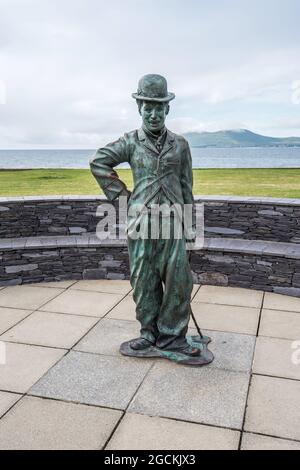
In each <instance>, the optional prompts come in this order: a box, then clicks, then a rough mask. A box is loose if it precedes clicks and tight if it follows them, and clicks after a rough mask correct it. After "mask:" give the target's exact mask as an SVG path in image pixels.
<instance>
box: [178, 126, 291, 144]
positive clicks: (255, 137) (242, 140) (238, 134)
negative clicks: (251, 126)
mask: <svg viewBox="0 0 300 470" xmlns="http://www.w3.org/2000/svg"><path fill="white" fill-rule="evenodd" d="M184 137H185V138H186V139H187V140H188V142H189V144H190V146H191V147H300V137H287V138H280V137H267V136H265V135H259V134H255V133H254V132H251V131H248V130H247V129H238V130H228V131H218V132H188V133H186V134H184Z"/></svg>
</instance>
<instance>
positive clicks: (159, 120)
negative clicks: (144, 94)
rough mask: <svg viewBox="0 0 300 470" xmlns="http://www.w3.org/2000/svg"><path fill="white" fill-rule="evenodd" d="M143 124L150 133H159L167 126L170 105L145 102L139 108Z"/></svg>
mask: <svg viewBox="0 0 300 470" xmlns="http://www.w3.org/2000/svg"><path fill="white" fill-rule="evenodd" d="M139 111H140V115H141V116H142V119H143V124H144V126H145V127H146V129H148V130H149V131H150V132H153V133H156V132H159V131H160V130H161V129H162V128H163V127H164V125H165V120H166V117H167V114H168V112H169V104H168V103H157V102H155V101H143V102H142V104H141V105H140V106H139Z"/></svg>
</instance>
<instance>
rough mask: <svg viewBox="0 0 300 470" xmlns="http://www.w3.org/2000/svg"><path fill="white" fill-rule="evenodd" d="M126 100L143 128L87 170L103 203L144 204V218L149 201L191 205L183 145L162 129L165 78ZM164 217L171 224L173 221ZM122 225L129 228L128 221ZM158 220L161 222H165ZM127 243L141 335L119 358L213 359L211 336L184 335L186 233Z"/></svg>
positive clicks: (188, 278)
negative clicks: (125, 166) (127, 172)
mask: <svg viewBox="0 0 300 470" xmlns="http://www.w3.org/2000/svg"><path fill="white" fill-rule="evenodd" d="M132 96H133V98H134V99H135V100H136V101H137V104H138V110H139V113H140V115H141V117H142V121H143V124H142V127H141V128H140V129H139V130H135V131H132V132H129V133H126V134H124V136H123V137H121V138H120V139H119V140H117V141H116V142H113V143H111V144H108V145H106V146H105V147H103V148H100V149H99V150H98V151H97V152H96V154H95V156H94V157H93V158H92V159H91V161H90V166H91V171H92V173H93V175H94V176H95V178H96V180H97V182H98V184H99V185H100V187H101V188H102V190H103V192H104V193H105V195H106V197H107V199H108V200H109V201H114V200H115V199H116V198H118V197H119V196H126V197H127V201H128V213H129V208H130V207H132V206H134V205H136V206H138V205H143V206H144V207H145V208H146V214H145V211H143V212H144V214H143V215H144V217H149V215H147V209H148V208H150V207H151V205H153V204H156V205H158V206H159V207H160V206H161V205H165V204H167V205H168V206H171V205H174V204H177V205H178V204H179V205H180V206H182V207H183V206H184V205H185V204H190V205H192V206H193V207H194V198H193V192H192V187H193V173H192V160H191V154H190V149H189V145H188V143H187V141H186V140H185V139H184V138H183V137H181V136H179V135H176V134H174V133H172V132H170V131H169V130H168V129H166V127H165V120H166V117H167V114H168V113H169V102H170V101H171V100H173V99H174V98H175V95H174V94H173V93H169V92H168V90H167V81H166V79H165V78H164V77H162V76H160V75H153V74H151V75H145V76H144V77H142V78H141V80H140V81H139V84H138V90H137V93H133V94H132ZM122 162H128V163H129V164H130V167H131V169H132V172H133V178H134V189H133V191H132V193H131V192H130V191H129V190H128V189H127V188H126V185H125V184H124V183H123V182H122V181H121V180H120V179H119V177H118V174H117V173H116V172H115V171H114V170H113V167H115V166H117V165H118V164H119V163H122ZM152 207H153V206H152ZM140 215H141V214H139V215H137V216H136V218H138V217H139V216H140ZM133 219H134V217H133ZM170 219H171V226H172V224H174V217H173V219H172V217H171V218H170ZM127 220H128V221H129V222H130V223H132V216H129V217H128V219H127ZM160 221H161V224H164V218H163V217H160ZM129 222H128V223H129ZM172 228H173V226H172V227H171V229H172ZM159 234H161V232H159ZM192 238H193V237H192ZM127 241H128V252H129V262H130V272H131V277H130V283H131V286H132V288H133V299H134V302H135V304H136V317H137V320H138V321H139V322H140V324H141V330H140V337H139V338H137V339H133V340H131V341H129V342H127V343H124V344H123V345H121V349H120V351H121V353H122V354H124V355H129V356H135V357H166V358H168V359H171V360H175V361H176V362H179V363H183V364H191V365H203V364H206V363H209V362H211V361H212V360H213V356H212V354H211V352H210V351H208V349H207V348H206V344H207V343H208V342H209V338H200V337H188V336H187V330H188V324H189V319H190V314H191V308H190V301H191V293H192V288H193V279H192V273H191V269H190V265H189V259H188V253H187V249H186V241H187V240H186V237H185V236H184V234H183V236H182V237H181V238H177V237H174V230H170V237H169V238H167V239H165V238H162V237H161V236H159V237H158V238H155V239H152V238H151V237H150V238H146V239H144V238H131V237H130V236H129V235H128V234H127Z"/></svg>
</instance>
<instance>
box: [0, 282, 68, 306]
mask: <svg viewBox="0 0 300 470" xmlns="http://www.w3.org/2000/svg"><path fill="white" fill-rule="evenodd" d="M61 293H62V291H61V289H54V288H52V289H45V288H44V287H32V286H12V287H6V289H4V290H2V291H1V292H0V306H1V307H12V308H19V309H22V310H24V309H25V310H35V309H37V308H39V307H41V306H42V305H44V304H45V303H46V302H49V300H51V299H53V298H54V297H56V296H57V295H59V294H61Z"/></svg>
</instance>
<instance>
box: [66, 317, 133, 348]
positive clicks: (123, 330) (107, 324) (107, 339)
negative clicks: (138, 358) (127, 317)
mask: <svg viewBox="0 0 300 470" xmlns="http://www.w3.org/2000/svg"><path fill="white" fill-rule="evenodd" d="M139 332H140V325H139V323H138V322H137V321H135V322H131V321H122V320H115V319H113V318H104V319H102V320H101V321H100V322H99V323H98V324H97V325H96V326H95V327H94V328H93V329H92V330H91V331H90V332H89V333H88V334H87V335H86V336H85V337H84V338H83V339H82V340H81V341H80V342H79V343H78V344H77V345H76V347H75V348H74V349H75V350H78V351H84V352H90V353H97V354H104V355H112V356H119V355H120V353H119V348H120V345H121V343H123V342H125V341H129V340H130V339H133V338H137V337H138V336H139Z"/></svg>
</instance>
